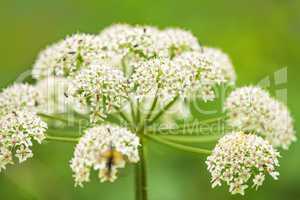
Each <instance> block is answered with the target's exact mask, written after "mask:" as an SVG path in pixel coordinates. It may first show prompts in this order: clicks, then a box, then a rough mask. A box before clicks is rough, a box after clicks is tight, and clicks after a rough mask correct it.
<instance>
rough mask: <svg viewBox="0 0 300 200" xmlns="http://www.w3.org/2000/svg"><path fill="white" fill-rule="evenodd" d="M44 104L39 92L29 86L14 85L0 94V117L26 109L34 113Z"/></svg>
mask: <svg viewBox="0 0 300 200" xmlns="http://www.w3.org/2000/svg"><path fill="white" fill-rule="evenodd" d="M43 103H44V99H43V98H42V95H41V93H40V91H39V90H38V89H37V88H36V87H34V86H32V85H29V84H21V83H16V84H14V85H12V86H10V87H8V88H6V89H4V90H3V91H2V93H0V116H3V115H6V114H8V113H10V112H11V111H15V110H22V109H27V110H31V111H35V110H36V108H37V107H38V106H39V105H41V104H43Z"/></svg>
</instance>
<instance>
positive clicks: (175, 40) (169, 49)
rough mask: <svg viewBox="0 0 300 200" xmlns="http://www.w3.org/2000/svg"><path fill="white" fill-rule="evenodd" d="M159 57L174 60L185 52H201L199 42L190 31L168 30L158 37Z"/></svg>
mask: <svg viewBox="0 0 300 200" xmlns="http://www.w3.org/2000/svg"><path fill="white" fill-rule="evenodd" d="M157 42H158V45H157V46H158V49H159V50H160V51H159V53H158V55H159V56H163V57H164V56H166V55H167V56H168V57H170V58H173V57H175V56H177V55H180V54H181V53H183V52H185V51H199V50H200V49H201V48H200V45H199V43H198V40H197V38H196V37H195V36H193V34H192V33H191V32H189V31H185V30H182V29H179V28H168V29H166V30H163V31H161V32H160V33H159V36H158V41H157Z"/></svg>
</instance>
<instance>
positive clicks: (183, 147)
mask: <svg viewBox="0 0 300 200" xmlns="http://www.w3.org/2000/svg"><path fill="white" fill-rule="evenodd" d="M145 137H146V138H148V139H150V140H152V141H154V142H157V143H160V144H164V145H167V146H169V147H172V148H175V149H178V150H182V151H186V152H191V153H196V154H206V155H210V154H211V151H210V150H208V149H200V148H196V147H190V146H186V145H182V144H177V143H174V142H171V141H168V140H164V139H161V138H159V137H157V136H152V135H145Z"/></svg>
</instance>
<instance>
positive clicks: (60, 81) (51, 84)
mask: <svg viewBox="0 0 300 200" xmlns="http://www.w3.org/2000/svg"><path fill="white" fill-rule="evenodd" d="M69 84H70V80H68V79H67V78H63V77H56V76H49V77H48V78H45V79H43V80H40V81H38V82H37V85H36V88H37V89H38V90H39V91H40V93H41V95H42V98H43V99H44V100H45V103H44V104H42V105H40V106H39V107H38V110H39V111H40V112H42V113H45V114H61V113H66V112H67V111H68V108H69V104H68V99H67V97H66V93H67V91H68V88H69Z"/></svg>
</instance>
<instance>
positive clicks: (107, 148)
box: [71, 125, 140, 186]
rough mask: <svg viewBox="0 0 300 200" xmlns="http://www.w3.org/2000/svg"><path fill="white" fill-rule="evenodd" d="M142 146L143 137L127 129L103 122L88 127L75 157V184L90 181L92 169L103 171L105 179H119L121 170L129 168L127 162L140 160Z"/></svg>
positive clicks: (72, 166)
mask: <svg viewBox="0 0 300 200" xmlns="http://www.w3.org/2000/svg"><path fill="white" fill-rule="evenodd" d="M139 145H140V142H139V138H138V137H137V136H136V135H135V134H133V133H131V132H130V131H128V130H127V129H125V128H120V127H117V126H111V125H102V126H97V127H94V128H90V129H88V130H87V131H86V133H85V135H84V136H83V137H82V138H81V139H80V141H79V143H78V144H77V146H76V149H75V152H74V157H73V159H72V160H71V168H72V171H73V173H74V179H75V185H79V186H82V185H83V183H84V182H88V181H89V177H90V171H91V170H92V169H94V170H99V179H100V180H101V182H104V181H110V182H113V181H115V180H116V178H117V169H118V168H123V167H125V164H126V161H127V162H130V163H136V162H138V161H139V154H138V147H139Z"/></svg>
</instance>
